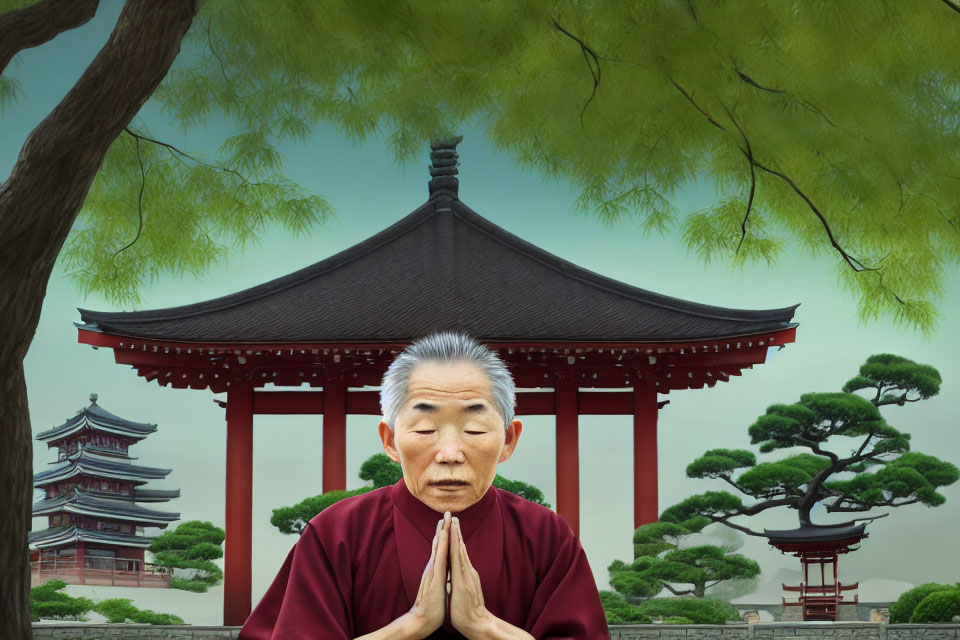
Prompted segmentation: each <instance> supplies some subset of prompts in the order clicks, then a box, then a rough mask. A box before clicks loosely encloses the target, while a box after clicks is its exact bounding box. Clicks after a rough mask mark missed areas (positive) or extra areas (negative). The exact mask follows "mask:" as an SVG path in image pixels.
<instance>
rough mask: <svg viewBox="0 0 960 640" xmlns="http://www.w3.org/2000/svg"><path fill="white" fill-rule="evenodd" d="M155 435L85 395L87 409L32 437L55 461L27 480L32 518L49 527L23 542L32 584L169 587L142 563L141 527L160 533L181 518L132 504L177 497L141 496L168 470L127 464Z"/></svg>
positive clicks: (162, 575)
mask: <svg viewBox="0 0 960 640" xmlns="http://www.w3.org/2000/svg"><path fill="white" fill-rule="evenodd" d="M156 430H157V425H155V424H147V423H143V422H131V421H130V420H125V419H123V418H121V417H119V416H115V415H114V414H112V413H110V412H109V411H106V410H105V409H103V407H101V406H100V405H98V404H97V394H95V393H94V394H91V395H90V406H88V407H85V408H84V409H81V410H80V411H79V412H78V413H77V414H76V415H75V416H73V417H72V418H70V419H69V420H67V421H66V422H64V423H63V424H61V425H60V426H58V427H53V428H52V429H48V430H47V431H44V432H42V433H40V434H38V435H37V440H39V441H41V442H46V443H47V447H48V448H53V447H56V448H57V451H58V456H57V461H56V462H52V463H50V464H52V465H53V467H52V468H51V469H48V470H47V471H41V472H40V473H38V474H36V475H35V476H34V477H33V483H34V486H35V487H36V488H37V489H40V490H41V491H43V492H44V498H43V500H41V501H40V502H38V503H36V504H35V505H33V515H34V517H37V516H48V522H49V527H48V528H47V529H43V530H42V531H34V532H31V533H30V535H29V544H30V548H31V557H30V560H31V562H30V567H31V584H33V585H34V586H36V585H38V584H43V583H45V582H47V581H48V580H52V579H54V578H56V579H58V580H62V581H64V582H66V583H68V584H97V585H119V586H129V587H169V586H170V577H169V575H167V573H166V572H165V571H162V570H160V569H158V568H156V567H154V566H153V565H148V564H147V563H145V562H144V550H145V549H147V548H148V547H149V546H150V542H151V540H152V538H150V537H147V536H144V535H143V530H144V527H159V528H161V529H163V528H165V527H166V526H167V525H168V524H170V523H171V522H173V521H174V520H177V519H179V518H180V514H179V513H168V512H164V511H156V510H154V509H147V508H145V507H141V506H139V505H138V504H137V503H138V502H166V501H168V500H171V499H173V498H178V497H180V491H179V490H178V489H174V490H157V489H152V490H151V489H143V488H141V487H142V485H144V484H146V483H147V482H148V481H149V480H155V479H160V478H164V477H166V476H167V475H168V474H169V473H170V471H171V470H170V469H158V468H154V467H144V466H140V465H135V464H133V463H132V460H135V459H136V458H133V457H131V456H130V455H129V448H130V446H131V445H134V444H136V443H138V442H140V441H141V440H143V439H144V438H146V437H147V436H148V435H150V434H151V433H153V432H155V431H156Z"/></svg>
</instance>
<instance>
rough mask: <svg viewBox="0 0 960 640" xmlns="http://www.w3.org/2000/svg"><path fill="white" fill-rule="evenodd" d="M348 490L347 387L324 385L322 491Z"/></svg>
mask: <svg viewBox="0 0 960 640" xmlns="http://www.w3.org/2000/svg"><path fill="white" fill-rule="evenodd" d="M346 488H347V385H346V384H344V383H343V382H340V381H332V382H327V383H326V384H324V386H323V492H324V493H326V492H327V491H336V490H341V491H342V490H344V489H346Z"/></svg>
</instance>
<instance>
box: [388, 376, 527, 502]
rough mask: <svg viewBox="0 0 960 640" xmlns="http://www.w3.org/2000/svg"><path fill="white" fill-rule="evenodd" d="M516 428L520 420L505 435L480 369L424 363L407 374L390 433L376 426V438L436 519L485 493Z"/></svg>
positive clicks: (507, 454)
mask: <svg viewBox="0 0 960 640" xmlns="http://www.w3.org/2000/svg"><path fill="white" fill-rule="evenodd" d="M522 428H523V427H522V425H521V424H520V421H519V420H514V421H513V422H511V423H510V425H509V427H508V428H507V429H506V430H505V429H504V428H503V417H502V416H500V414H499V413H497V409H496V406H495V405H494V402H493V396H492V394H491V392H490V381H489V380H487V376H486V374H484V372H483V370H482V369H481V368H480V367H479V366H477V365H475V364H473V363H471V362H462V361H461V362H451V363H435V362H425V363H422V364H419V365H417V366H416V367H415V368H414V369H413V371H412V372H411V373H410V380H409V383H408V385H407V400H406V402H405V403H404V405H403V407H401V408H400V412H399V413H398V414H397V418H396V421H395V424H394V429H393V430H392V431H391V429H390V427H389V426H388V425H387V424H386V423H385V422H381V423H380V437H381V439H382V440H383V448H384V451H386V452H387V455H388V456H390V458H391V459H392V460H394V461H395V462H399V463H400V466H401V467H402V468H403V479H404V482H405V483H406V485H407V489H408V490H409V491H410V493H411V494H413V495H414V496H415V497H416V498H417V499H419V500H420V501H421V502H423V503H424V504H426V505H427V506H428V507H430V508H431V509H433V510H434V511H439V512H441V513H442V512H444V511H451V512H459V511H463V510H464V509H466V508H467V507H469V506H470V505H472V504H474V503H475V502H477V501H478V500H480V498H482V497H483V495H484V494H485V493H486V492H487V489H489V488H490V485H491V483H493V478H494V476H495V475H496V473H497V464H498V463H500V462H503V461H504V460H506V459H507V458H509V457H510V455H511V454H512V453H513V450H514V448H515V447H516V445H517V440H518V439H519V437H520V431H521V429H522Z"/></svg>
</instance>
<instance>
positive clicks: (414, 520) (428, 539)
mask: <svg viewBox="0 0 960 640" xmlns="http://www.w3.org/2000/svg"><path fill="white" fill-rule="evenodd" d="M390 496H391V499H392V501H393V504H394V506H395V507H396V508H395V509H394V511H393V526H394V533H395V539H396V544H397V555H398V559H399V561H400V575H401V578H402V580H403V589H404V591H405V592H406V595H407V599H408V600H409V601H410V606H413V603H414V602H415V601H416V599H417V591H418V590H419V589H420V579H421V578H422V576H423V569H424V567H425V566H426V564H427V561H428V560H429V559H430V551H431V545H432V543H433V536H434V535H436V532H437V521H438V520H440V519H441V518H443V514H442V513H438V512H436V511H434V510H433V509H431V508H430V507H428V506H427V505H425V504H424V503H422V502H420V500H418V499H417V498H415V497H414V496H413V494H411V493H410V491H409V490H408V489H407V485H406V483H405V482H404V481H403V479H402V478H401V479H400V481H399V482H398V483H397V484H395V485H393V487H392V488H391V489H390ZM454 515H456V516H457V517H458V518H459V519H460V529H461V531H462V532H463V541H464V544H466V545H467V554H468V555H469V556H470V563H471V564H472V565H473V568H474V569H476V570H477V573H478V574H479V575H480V584H481V586H482V588H483V599H484V604H485V605H486V607H487V609H488V610H490V611H491V612H493V613H494V614H495V615H496V613H497V612H499V611H500V570H501V568H502V567H503V543H504V540H503V519H502V515H501V513H500V507H499V499H498V497H497V489H496V488H495V487H493V486H491V487H490V488H489V489H487V492H486V493H485V494H484V495H483V497H482V498H480V500H479V501H477V502H476V503H475V504H473V505H471V506H470V507H468V508H466V509H464V510H463V511H461V512H459V513H456V514H454ZM474 533H478V534H479V535H476V536H474V535H473V534H474ZM444 627H445V628H446V629H447V630H448V631H452V630H453V627H452V626H451V625H450V620H449V614H448V615H447V619H446V621H445V622H444Z"/></svg>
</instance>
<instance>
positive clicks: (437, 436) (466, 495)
mask: <svg viewBox="0 0 960 640" xmlns="http://www.w3.org/2000/svg"><path fill="white" fill-rule="evenodd" d="M380 403H381V409H382V411H383V421H382V422H381V423H380V426H379V432H380V438H381V440H382V441H383V448H384V451H386V453H387V455H388V456H390V458H391V459H393V460H394V461H396V462H399V463H400V466H401V468H402V469H403V479H402V480H400V482H398V483H397V484H395V485H393V486H392V487H384V488H382V489H377V490H375V491H371V492H369V493H365V494H362V495H359V496H355V497H353V498H349V499H347V500H343V501H341V502H338V503H337V504H334V505H333V506H331V507H329V508H328V509H326V510H325V511H323V512H322V513H320V514H319V515H317V516H316V517H315V518H313V519H312V520H311V521H310V523H309V524H308V525H307V527H306V529H305V530H304V532H303V535H302V536H301V537H300V540H299V541H298V542H297V544H296V546H295V547H294V548H293V550H292V551H291V552H290V555H288V556H287V559H286V561H285V562H284V564H283V567H282V568H281V569H280V572H279V573H278V574H277V577H276V579H275V580H274V581H273V584H272V585H271V586H270V589H269V590H268V591H267V593H266V594H265V595H264V597H263V600H261V602H260V604H259V605H258V606H257V608H256V609H255V610H254V612H253V613H252V614H251V615H250V618H249V619H248V620H247V623H246V625H244V627H243V630H242V631H241V633H240V638H241V640H254V639H266V638H279V639H281V640H295V639H300V638H303V639H306V638H310V639H325V638H337V639H340V638H344V639H346V638H365V639H367V638H369V639H373V638H462V637H466V638H577V639H594V638H608V637H609V633H608V631H607V625H606V621H605V618H604V613H603V609H602V607H601V606H600V598H599V596H598V594H597V587H596V584H595V582H594V579H593V574H592V573H591V572H590V566H589V565H588V564H587V558H586V555H585V554H584V551H583V548H582V547H581V546H580V542H579V541H578V540H577V538H576V536H574V534H573V532H572V530H571V529H570V527H569V526H568V525H567V523H566V522H565V521H563V520H562V519H561V518H560V517H559V516H557V515H556V514H555V513H553V512H552V511H550V510H549V509H545V508H543V507H542V506H540V505H537V504H534V503H532V502H528V501H526V500H524V499H522V498H520V497H518V496H516V495H513V494H511V493H508V492H504V491H501V490H499V489H497V488H495V487H493V486H491V485H492V482H493V479H494V476H495V475H496V471H497V464H498V463H500V462H503V461H505V460H507V459H508V458H509V457H510V456H511V454H512V453H513V451H514V449H515V448H516V446H517V441H518V440H519V439H520V433H521V430H522V428H523V426H522V425H521V424H520V421H519V420H515V419H514V415H513V408H514V405H515V393H514V383H513V379H512V378H511V376H510V374H509V372H508V371H507V368H506V366H505V365H504V364H503V362H501V361H500V359H499V358H498V357H497V356H496V355H495V354H494V353H492V352H491V351H490V350H488V349H487V348H486V347H484V346H483V345H481V344H479V343H477V342H476V341H474V340H473V339H471V338H468V337H466V336H463V335H459V334H454V333H439V334H433V335H430V336H427V337H426V338H423V339H421V340H419V341H417V342H414V343H413V344H412V345H410V346H409V347H408V348H407V349H406V350H405V351H404V352H403V353H401V354H400V355H399V356H398V357H397V359H396V360H395V361H394V362H393V363H392V364H391V365H390V368H389V369H388V370H387V372H386V374H385V375H384V377H383V384H382V391H381V394H380Z"/></svg>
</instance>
